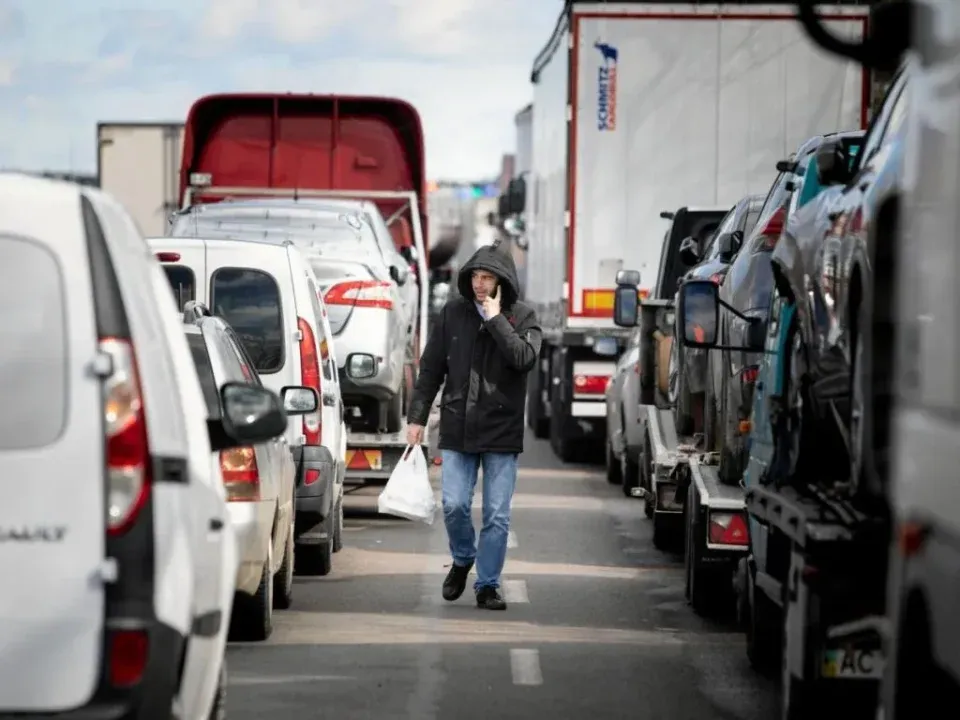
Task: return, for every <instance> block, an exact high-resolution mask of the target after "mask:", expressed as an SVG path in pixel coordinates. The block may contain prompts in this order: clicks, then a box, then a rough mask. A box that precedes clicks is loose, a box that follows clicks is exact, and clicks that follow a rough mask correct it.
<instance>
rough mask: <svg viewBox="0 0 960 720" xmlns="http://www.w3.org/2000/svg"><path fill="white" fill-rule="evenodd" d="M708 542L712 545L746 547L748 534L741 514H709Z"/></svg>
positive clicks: (744, 519)
mask: <svg viewBox="0 0 960 720" xmlns="http://www.w3.org/2000/svg"><path fill="white" fill-rule="evenodd" d="M710 542H711V543H713V544H714V545H747V544H749V532H748V530H747V521H746V518H744V515H743V513H724V512H718V513H710Z"/></svg>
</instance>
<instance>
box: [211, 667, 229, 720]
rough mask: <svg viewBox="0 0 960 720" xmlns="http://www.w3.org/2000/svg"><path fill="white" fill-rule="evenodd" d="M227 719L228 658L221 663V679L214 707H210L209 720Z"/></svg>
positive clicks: (218, 682) (218, 683) (215, 695)
mask: <svg viewBox="0 0 960 720" xmlns="http://www.w3.org/2000/svg"><path fill="white" fill-rule="evenodd" d="M226 717H227V658H226V657H224V658H223V660H222V661H221V662H220V679H219V680H218V681H217V690H216V692H215V693H214V694H213V705H212V706H211V707H210V716H209V720H226Z"/></svg>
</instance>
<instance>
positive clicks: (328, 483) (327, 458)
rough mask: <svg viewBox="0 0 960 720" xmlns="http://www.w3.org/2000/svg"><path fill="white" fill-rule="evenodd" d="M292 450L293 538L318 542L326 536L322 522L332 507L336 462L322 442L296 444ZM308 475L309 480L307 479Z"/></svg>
mask: <svg viewBox="0 0 960 720" xmlns="http://www.w3.org/2000/svg"><path fill="white" fill-rule="evenodd" d="M292 452H293V459H294V461H295V462H296V464H297V516H296V523H295V534H296V538H297V542H298V543H304V544H316V543H320V542H323V541H324V540H326V539H327V538H326V535H325V533H324V532H323V529H322V525H323V522H324V520H326V519H327V517H328V516H329V515H330V513H331V512H332V511H333V500H334V494H335V490H334V485H335V481H336V476H337V464H336V462H335V461H334V459H333V455H332V454H331V453H330V451H329V450H328V449H327V448H325V447H324V446H323V445H299V446H297V447H295V448H293V449H292ZM311 471H313V472H311ZM314 477H315V479H313V478H314ZM308 478H309V479H311V480H312V482H310V483H307V479H308Z"/></svg>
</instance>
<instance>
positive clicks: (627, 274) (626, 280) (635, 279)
mask: <svg viewBox="0 0 960 720" xmlns="http://www.w3.org/2000/svg"><path fill="white" fill-rule="evenodd" d="M614 282H615V283H616V284H617V285H630V286H632V287H633V289H634V290H636V288H637V286H638V285H639V284H640V271H639V270H618V271H617V277H616V279H615V280H614Z"/></svg>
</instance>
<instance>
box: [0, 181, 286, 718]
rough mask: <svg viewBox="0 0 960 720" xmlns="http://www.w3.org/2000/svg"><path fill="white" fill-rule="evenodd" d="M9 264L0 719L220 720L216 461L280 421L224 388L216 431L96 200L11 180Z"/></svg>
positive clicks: (154, 295) (185, 353) (147, 256)
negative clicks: (158, 718) (155, 719)
mask: <svg viewBox="0 0 960 720" xmlns="http://www.w3.org/2000/svg"><path fill="white" fill-rule="evenodd" d="M0 253H2V257H3V263H0V307H2V308H3V316H2V317H3V321H2V323H0V394H2V397H3V403H2V404H0V477H3V478H7V479H16V482H15V483H14V484H11V485H9V487H8V488H7V492H6V493H5V496H4V500H3V502H2V503H0V567H2V568H3V573H4V592H3V593H2V595H0V715H11V714H44V715H49V714H57V716H58V717H64V718H70V717H92V716H96V715H97V714H98V713H99V714H100V715H102V716H107V715H109V716H112V717H119V716H120V715H122V716H124V717H145V716H153V715H163V716H165V717H183V718H191V719H197V718H201V719H202V718H207V717H209V716H211V715H212V714H213V715H217V716H220V717H222V713H223V712H224V710H223V707H222V703H223V697H224V696H223V689H224V684H225V670H224V660H223V653H224V645H225V642H226V633H227V627H228V625H229V622H230V615H231V607H232V603H233V596H234V582H235V577H236V573H237V549H236V540H235V536H234V533H233V531H232V529H231V526H230V522H229V515H228V512H227V503H226V501H225V497H224V489H223V486H222V483H221V480H220V477H219V476H217V475H216V474H215V473H214V472H212V467H211V463H210V456H211V452H212V451H214V450H221V449H225V448H228V447H231V446H235V445H249V444H251V443H253V442H263V441H266V440H267V439H269V438H270V437H272V436H274V435H277V434H280V433H282V432H283V428H284V426H285V425H286V421H285V419H284V415H283V411H282V408H281V406H280V401H279V399H278V398H277V397H276V396H275V395H273V394H272V393H267V392H265V391H264V390H263V389H261V388H256V387H253V386H249V385H232V386H227V387H225V388H224V389H223V394H224V398H223V401H224V417H225V420H224V421H223V422H221V423H219V424H217V425H216V427H210V428H208V425H207V423H205V418H206V405H205V403H204V399H203V393H202V391H201V388H200V383H199V380H198V378H197V373H196V370H195V369H194V366H193V361H192V360H191V357H190V351H189V349H188V348H187V342H186V339H185V337H184V334H183V326H182V324H181V322H180V315H179V313H178V312H177V308H176V306H175V303H174V301H173V298H172V297H171V294H170V289H169V285H168V284H167V281H166V278H165V277H164V274H163V272H162V271H161V269H160V265H159V264H158V263H157V262H156V260H155V259H154V258H153V255H152V253H151V252H150V250H149V248H148V247H147V245H146V243H145V242H144V240H143V238H142V237H141V235H140V234H139V232H138V230H137V228H136V226H135V224H134V222H133V220H132V219H131V218H130V216H129V215H128V214H127V212H126V211H125V210H124V209H123V208H122V207H121V206H120V205H119V204H118V203H117V202H116V201H114V200H113V199H112V198H110V197H109V196H107V195H105V194H103V193H101V192H100V191H99V190H97V189H94V188H89V187H81V186H78V185H74V184H69V183H63V182H56V181H51V180H45V179H40V178H35V177H30V176H26V175H21V174H16V173H0ZM252 403H259V404H258V405H256V406H255V409H254V411H253V412H250V413H247V414H244V413H240V412H238V410H244V411H245V412H246V409H248V408H249V407H250V406H251V404H252ZM211 437H215V442H212V441H211Z"/></svg>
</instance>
